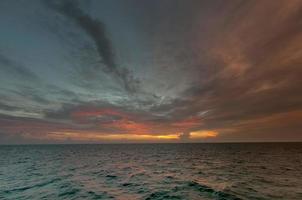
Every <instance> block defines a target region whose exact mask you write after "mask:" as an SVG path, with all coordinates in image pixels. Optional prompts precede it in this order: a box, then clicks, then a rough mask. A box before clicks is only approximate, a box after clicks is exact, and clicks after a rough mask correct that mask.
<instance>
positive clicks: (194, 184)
mask: <svg viewBox="0 0 302 200" xmlns="http://www.w3.org/2000/svg"><path fill="white" fill-rule="evenodd" d="M0 199H1V200H2V199H5V200H6V199H7V200H18V199H20V200H40V199H44V200H53V199H54V200H61V199H62V200H63V199H64V200H65V199H66V200H69V199H70V200H80V199H117V200H140V199H143V200H164V199H165V200H171V199H173V200H177V199H188V200H191V199H192V200H210V199H217V200H235V199H238V200H239V199H257V200H262V199H263V200H264V199H285V200H295V199H299V200H301V199H302V143H238V144H231V143H226V144H96V145H7V146H5V145H4V146H0Z"/></svg>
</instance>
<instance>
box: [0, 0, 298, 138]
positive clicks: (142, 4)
mask: <svg viewBox="0 0 302 200" xmlns="http://www.w3.org/2000/svg"><path fill="white" fill-rule="evenodd" d="M80 3H82V2H81V1H80ZM80 3H79V4H77V3H76V2H75V1H59V2H58V3H56V4H51V5H49V3H48V5H49V6H50V7H51V8H52V12H55V13H60V15H62V16H63V17H64V18H66V19H67V20H70V21H73V22H74V23H75V24H76V25H77V27H78V28H79V29H80V30H82V31H84V33H85V34H86V36H88V37H89V38H90V39H91V40H92V42H93V44H94V45H95V46H96V50H97V54H95V55H96V56H97V57H98V58H93V59H95V60H98V59H100V58H101V60H102V64H103V65H104V66H103V65H102V64H101V63H100V64H99V65H98V67H97V68H96V70H93V73H105V74H107V75H109V76H110V78H112V79H113V80H111V81H116V80H117V82H119V84H121V85H122V86H123V87H124V89H125V90H126V93H127V95H125V94H123V93H118V92H117V93H114V90H113V89H111V88H105V89H104V90H101V89H100V90H94V88H99V85H98V84H100V85H102V83H103V84H104V85H105V86H104V87H106V84H105V83H104V82H105V81H104V80H98V78H99V77H98V76H96V77H95V80H94V79H92V78H89V77H85V76H83V74H76V76H75V77H81V78H83V79H85V83H87V84H85V85H82V86H83V87H82V89H81V90H80V89H77V87H76V86H75V84H74V82H72V83H71V85H72V86H73V87H69V89H64V88H53V89H50V87H49V86H47V87H44V88H45V92H41V90H40V92H31V91H30V89H28V90H26V89H25V88H22V87H19V90H20V91H19V94H21V95H20V96H23V97H28V95H29V96H30V95H32V98H33V99H34V101H35V102H37V103H40V104H42V103H43V101H44V100H45V102H44V103H45V104H47V103H51V102H52V101H53V100H52V99H51V98H50V97H49V96H51V95H47V94H46V93H47V92H51V94H55V93H56V94H55V95H54V96H56V98H54V99H55V100H56V103H57V104H58V105H56V106H54V107H47V106H45V107H44V109H43V106H42V108H41V113H42V114H43V119H41V120H42V121H43V122H45V123H48V122H54V121H55V123H57V124H58V127H57V129H56V128H51V130H61V126H63V127H64V128H66V129H68V130H74V131H76V130H93V131H99V132H100V134H103V133H104V132H106V133H108V132H111V133H124V132H123V131H121V130H120V127H117V128H115V127H113V128H112V127H109V128H108V124H114V123H117V122H120V123H125V121H127V120H128V121H127V123H130V122H131V123H133V124H135V123H138V124H139V125H141V124H147V125H148V126H149V128H150V133H151V134H153V133H155V132H156V133H157V132H160V130H162V131H168V132H170V131H172V130H173V131H174V132H177V133H178V132H183V134H182V135H181V136H180V139H182V140H183V141H190V139H189V138H190V132H192V131H198V130H215V131H217V132H218V133H219V135H218V137H217V138H214V139H213V140H214V141H245V140H247V141H261V140H278V141H280V140H295V139H296V140H302V136H301V130H302V126H301V125H300V124H299V120H301V119H302V118H301V117H302V88H301V85H302V78H301V74H302V67H301V64H302V51H301V49H302V45H301V44H302V36H301V32H302V29H301V27H302V26H301V20H300V19H301V17H302V15H301V13H302V12H301V11H302V3H301V2H300V1H291V2H288V1H286V0H276V1H273V0H272V1H265V2H261V3H260V2H254V1H237V0H233V1H219V0H217V1H193V0H192V1H165V2H162V1H152V2H149V1H127V2H117V4H119V5H120V6H124V7H125V9H124V10H123V12H124V13H114V12H113V14H112V16H110V17H117V16H118V17H121V16H123V15H122V14H124V15H125V17H126V19H127V20H129V21H131V23H129V24H131V26H129V27H128V28H129V30H130V29H131V28H133V26H137V27H135V30H136V31H137V34H138V35H141V37H142V38H146V43H145V44H144V45H142V46H143V48H142V49H141V51H144V52H145V53H146V54H147V55H148V56H146V57H144V58H138V60H141V59H142V60H143V59H145V60H144V62H143V63H140V64H141V65H140V66H141V67H142V68H144V69H140V70H141V71H145V72H146V75H144V76H142V77H138V78H139V80H141V82H139V81H137V79H136V78H134V75H133V73H132V70H133V68H132V69H130V68H129V69H128V68H122V67H120V66H119V64H118V62H117V59H116V57H115V55H114V49H116V48H119V46H118V45H119V44H117V45H116V46H113V42H112V41H111V40H112V38H113V37H111V35H110V34H109V32H108V31H107V29H106V27H107V25H110V20H108V19H106V20H104V22H102V21H101V20H102V19H99V18H97V17H95V18H94V17H92V16H91V15H88V14H86V12H85V11H84V8H83V7H81V4H80ZM107 3H108V2H107ZM107 3H106V2H102V3H100V2H98V3H97V2H92V5H98V6H100V5H102V6H106V5H107ZM49 6H48V9H49ZM107 6H108V5H107ZM92 9H96V10H97V6H96V7H95V8H92ZM119 11H120V10H119ZM87 13H88V12H87ZM132 15H133V16H132ZM136 16H141V17H140V18H138V19H136V18H137V17H136ZM127 20H125V22H127ZM105 22H106V23H105ZM112 23H113V22H112ZM105 24H106V26H105ZM124 32H127V30H121V33H120V34H123V33H124ZM81 34H82V33H80V32H79V34H78V35H79V36H83V37H84V35H81ZM64 37H67V36H64ZM132 42H133V44H135V42H137V41H132ZM115 44H116V43H115ZM129 49H131V47H129ZM85 53H89V52H85ZM91 55H92V54H91ZM76 59H77V58H75V61H76ZM64 61H65V62H66V61H67V62H68V61H70V60H68V59H66V60H64ZM122 61H123V60H120V62H122ZM0 62H1V63H2V64H3V65H5V67H3V68H2V69H3V71H5V73H8V74H9V73H17V74H19V75H18V76H20V74H21V75H22V76H23V79H24V81H25V79H30V80H33V79H36V77H35V76H36V75H34V74H33V73H31V72H30V71H26V70H25V69H26V68H25V67H24V66H20V65H18V64H16V62H14V61H12V60H9V59H8V58H6V57H4V56H0ZM133 63H135V64H137V63H136V62H133ZM133 63H130V64H133ZM121 64H122V66H125V65H123V63H121ZM133 65H134V64H133ZM89 66H90V60H85V61H83V63H81V67H82V68H86V67H89ZM62 67H64V66H63V65H62ZM77 73H78V72H77ZM146 77H147V78H146ZM37 78H39V77H37ZM110 78H109V79H110ZM144 78H146V80H144ZM75 81H77V80H75ZM102 81H103V82H102ZM89 83H90V84H89ZM75 88H76V89H75ZM83 88H84V90H85V91H83ZM56 91H57V92H56ZM22 92H23V93H22ZM84 92H86V95H83V93H84ZM108 93H110V94H111V96H110V97H109V98H107V97H106V96H105V94H106V95H108ZM6 96H9V94H6ZM39 96H40V97H39ZM105 97H106V98H105ZM39 98H41V99H39ZM0 108H1V110H9V111H14V110H16V109H17V108H14V106H13V105H10V104H8V103H7V102H5V101H0ZM18 109H19V107H18ZM93 110H95V111H96V114H95V115H93V114H91V113H93ZM76 112H83V113H85V112H88V113H89V117H87V119H85V120H84V121H81V120H83V119H82V118H81V119H80V120H79V119H74V118H73V115H74V113H76ZM100 113H105V114H103V115H102V114H100ZM90 115H93V116H90ZM1 118H2V119H5V118H9V117H7V116H1ZM14 120H15V121H18V119H15V118H14ZM20 120H21V121H22V120H24V119H23V118H22V119H20ZM25 121H26V120H25ZM81 123H82V124H81ZM114 125H115V124H114ZM135 125H136V124H135ZM181 125H183V127H180V126H181ZM49 126H52V127H53V126H54V124H50V125H49ZM152 131H153V132H152Z"/></svg>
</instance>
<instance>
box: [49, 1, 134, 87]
mask: <svg viewBox="0 0 302 200" xmlns="http://www.w3.org/2000/svg"><path fill="white" fill-rule="evenodd" d="M46 4H47V5H49V6H50V7H51V8H53V9H54V10H56V11H58V12H60V13H61V14H63V15H64V16H66V17H68V18H70V19H72V20H73V21H74V22H75V23H76V24H77V25H78V26H79V27H80V28H81V29H82V30H84V31H85V32H86V33H87V34H88V35H89V36H90V38H91V39H92V40H93V41H94V44H95V45H96V47H97V51H98V54H99V56H100V58H101V59H102V62H103V64H104V65H105V66H106V68H105V69H104V72H106V73H108V74H111V75H112V76H113V77H115V78H116V79H117V80H118V81H119V82H120V83H121V84H122V85H123V86H124V88H125V89H126V90H127V91H128V92H130V93H133V92H135V91H136V90H137V89H138V85H139V81H138V80H137V79H135V78H134V77H133V74H132V72H131V71H130V70H129V69H126V68H121V67H118V65H117V63H116V61H115V58H114V52H113V48H112V43H111V41H110V39H109V38H108V36H107V31H106V27H105V24H104V23H103V22H101V21H100V20H98V19H93V18H92V17H91V16H89V15H88V14H86V13H84V11H83V10H82V9H81V8H80V7H79V5H78V3H77V1H69V0H66V1H63V2H60V3H58V4H54V3H50V2H48V1H47V2H46Z"/></svg>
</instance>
